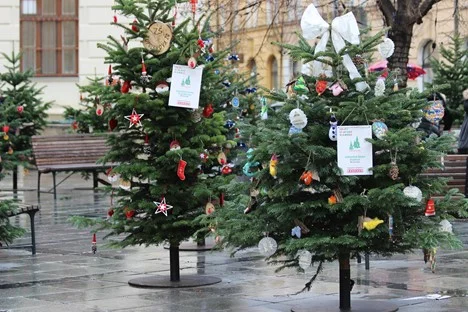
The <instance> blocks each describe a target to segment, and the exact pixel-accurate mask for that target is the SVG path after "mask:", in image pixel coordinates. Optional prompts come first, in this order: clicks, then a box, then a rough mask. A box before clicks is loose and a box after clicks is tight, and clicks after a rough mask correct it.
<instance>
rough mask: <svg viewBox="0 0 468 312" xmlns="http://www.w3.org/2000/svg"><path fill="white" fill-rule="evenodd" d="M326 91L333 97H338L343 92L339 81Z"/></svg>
mask: <svg viewBox="0 0 468 312" xmlns="http://www.w3.org/2000/svg"><path fill="white" fill-rule="evenodd" d="M328 89H329V90H330V91H331V92H332V94H333V96H338V95H340V94H341V92H343V91H344V88H343V87H342V84H341V83H340V82H339V81H337V82H335V83H334V84H332V85H331V87H330V88H328Z"/></svg>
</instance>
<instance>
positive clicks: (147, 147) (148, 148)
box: [143, 133, 151, 155]
mask: <svg viewBox="0 0 468 312" xmlns="http://www.w3.org/2000/svg"><path fill="white" fill-rule="evenodd" d="M143 153H145V154H146V155H151V146H150V144H149V137H148V133H145V142H144V143H143Z"/></svg>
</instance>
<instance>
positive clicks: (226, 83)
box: [215, 72, 231, 88]
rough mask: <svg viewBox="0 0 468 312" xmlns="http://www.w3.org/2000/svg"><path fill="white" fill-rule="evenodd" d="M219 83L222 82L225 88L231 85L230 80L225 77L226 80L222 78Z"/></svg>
mask: <svg viewBox="0 0 468 312" xmlns="http://www.w3.org/2000/svg"><path fill="white" fill-rule="evenodd" d="M215 74H216V72H215ZM218 74H219V72H218ZM221 83H222V84H223V86H225V87H226V88H229V87H230V86H231V82H230V81H229V80H227V79H226V80H223V81H222V82H221Z"/></svg>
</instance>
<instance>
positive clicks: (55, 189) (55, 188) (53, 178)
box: [52, 171, 57, 199]
mask: <svg viewBox="0 0 468 312" xmlns="http://www.w3.org/2000/svg"><path fill="white" fill-rule="evenodd" d="M52 180H53V182H54V199H57V187H56V185H55V171H52Z"/></svg>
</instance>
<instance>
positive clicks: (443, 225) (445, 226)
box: [439, 219, 453, 233]
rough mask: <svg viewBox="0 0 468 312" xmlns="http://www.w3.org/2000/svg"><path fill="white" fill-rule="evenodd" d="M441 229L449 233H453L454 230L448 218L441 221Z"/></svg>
mask: <svg viewBox="0 0 468 312" xmlns="http://www.w3.org/2000/svg"><path fill="white" fill-rule="evenodd" d="M439 224H440V230H441V231H442V232H449V233H453V231H452V224H450V222H448V221H447V220H445V219H444V220H442V221H440V223H439Z"/></svg>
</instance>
